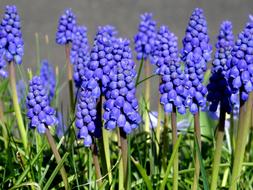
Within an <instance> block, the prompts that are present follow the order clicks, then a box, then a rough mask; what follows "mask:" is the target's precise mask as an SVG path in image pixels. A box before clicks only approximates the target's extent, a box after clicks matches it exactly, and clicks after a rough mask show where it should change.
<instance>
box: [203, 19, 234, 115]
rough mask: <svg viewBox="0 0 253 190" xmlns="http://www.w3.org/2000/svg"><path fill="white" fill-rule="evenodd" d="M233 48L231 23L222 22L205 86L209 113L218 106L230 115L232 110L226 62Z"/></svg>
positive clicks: (229, 58)
mask: <svg viewBox="0 0 253 190" xmlns="http://www.w3.org/2000/svg"><path fill="white" fill-rule="evenodd" d="M233 46H234V36H233V31H232V23H231V22H230V21H224V22H222V24H221V26H220V33H219V36H218V42H217V43H216V53H215V59H214V61H213V63H212V65H213V68H212V75H211V77H210V82H209V84H208V85H207V89H208V95H207V100H208V101H209V102H210V107H209V110H210V111H211V112H215V111H216V110H217V108H218V105H219V104H220V106H221V108H222V109H224V110H225V111H226V112H227V113H230V111H231V109H232V104H231V90H230V87H229V85H228V69H229V68H228V66H229V63H228V62H229V61H230V60H231V58H232V55H231V51H232V49H233Z"/></svg>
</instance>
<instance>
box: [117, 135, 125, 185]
mask: <svg viewBox="0 0 253 190" xmlns="http://www.w3.org/2000/svg"><path fill="white" fill-rule="evenodd" d="M118 146H119V147H120V150H119V152H120V161H119V175H118V177H119V182H118V189H119V190H124V166H123V165H124V164H123V158H122V148H121V137H120V131H119V130H118Z"/></svg>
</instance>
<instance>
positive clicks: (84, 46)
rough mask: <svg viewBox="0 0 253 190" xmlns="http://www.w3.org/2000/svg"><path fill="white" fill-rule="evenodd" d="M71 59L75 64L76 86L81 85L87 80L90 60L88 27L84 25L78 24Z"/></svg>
mask: <svg viewBox="0 0 253 190" xmlns="http://www.w3.org/2000/svg"><path fill="white" fill-rule="evenodd" d="M70 60H71V62H72V63H73V64H74V76H73V78H74V81H75V85H76V87H80V86H81V85H82V81H84V80H87V79H86V78H85V72H86V71H87V64H88V63H89V61H90V55H89V45H88V38H87V29H86V27H84V26H78V27H77V28H76V32H75V36H74V38H73V41H72V47H71V52H70Z"/></svg>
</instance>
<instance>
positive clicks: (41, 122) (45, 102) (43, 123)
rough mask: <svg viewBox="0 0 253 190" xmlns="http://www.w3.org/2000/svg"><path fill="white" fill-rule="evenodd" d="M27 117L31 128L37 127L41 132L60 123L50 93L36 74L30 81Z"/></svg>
mask: <svg viewBox="0 0 253 190" xmlns="http://www.w3.org/2000/svg"><path fill="white" fill-rule="evenodd" d="M26 106H27V117H28V118H29V120H30V124H29V126H30V128H37V131H38V132H39V133H40V134H43V133H45V132H46V128H47V127H48V126H54V125H56V124H57V123H58V120H57V118H56V116H55V114H56V112H55V110H54V108H52V107H50V105H49V99H48V93H47V90H46V87H45V86H44V85H43V81H42V79H41V78H40V77H39V76H34V77H33V78H32V80H31V81H30V82H29V91H28V94H27V98H26Z"/></svg>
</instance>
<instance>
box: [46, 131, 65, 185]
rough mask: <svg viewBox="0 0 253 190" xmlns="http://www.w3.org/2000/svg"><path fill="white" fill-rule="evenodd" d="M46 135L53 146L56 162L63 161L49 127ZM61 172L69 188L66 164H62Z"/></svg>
mask: <svg viewBox="0 0 253 190" xmlns="http://www.w3.org/2000/svg"><path fill="white" fill-rule="evenodd" d="M46 137H47V140H48V143H49V145H50V147H51V150H52V152H53V154H54V157H55V159H56V162H57V164H59V163H60V162H61V156H60V154H59V152H58V150H57V147H56V144H55V142H54V139H53V137H52V135H51V133H50V131H49V129H48V128H47V129H46ZM60 173H61V176H62V180H63V183H64V187H65V189H69V184H68V177H67V173H66V170H65V168H64V166H62V168H61V169H60Z"/></svg>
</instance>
